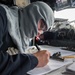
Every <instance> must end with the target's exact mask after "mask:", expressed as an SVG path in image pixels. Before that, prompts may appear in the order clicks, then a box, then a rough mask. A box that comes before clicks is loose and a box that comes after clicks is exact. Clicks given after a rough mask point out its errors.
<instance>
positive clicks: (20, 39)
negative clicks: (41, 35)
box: [0, 2, 54, 75]
mask: <svg viewBox="0 0 75 75" xmlns="http://www.w3.org/2000/svg"><path fill="white" fill-rule="evenodd" d="M44 22H45V24H44ZM53 23H54V16H53V11H52V9H51V8H50V7H49V6H48V5H47V4H46V3H44V2H34V3H31V4H30V5H28V6H26V7H24V8H18V7H10V8H9V7H8V6H6V5H2V4H0V75H26V74H27V72H28V71H29V70H31V69H33V68H35V67H43V66H45V65H46V64H47V63H48V61H49V58H50V52H48V51H47V50H42V51H41V50H40V51H38V52H36V53H34V54H25V50H26V48H27V47H28V46H29V41H30V39H31V38H34V37H35V36H36V35H37V34H38V32H39V30H41V31H43V30H47V29H48V28H49V27H50V26H52V25H53ZM44 25H45V26H46V29H44ZM8 47H15V48H17V49H18V51H19V53H18V54H15V55H9V54H8V53H7V52H6V51H7V49H8Z"/></svg>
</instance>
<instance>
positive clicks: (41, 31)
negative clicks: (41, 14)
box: [38, 19, 47, 35]
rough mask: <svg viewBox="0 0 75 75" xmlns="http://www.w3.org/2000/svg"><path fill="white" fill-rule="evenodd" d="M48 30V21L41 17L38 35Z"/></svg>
mask: <svg viewBox="0 0 75 75" xmlns="http://www.w3.org/2000/svg"><path fill="white" fill-rule="evenodd" d="M46 30H47V25H46V23H45V22H44V21H43V20H42V19H41V20H39V22H38V35H40V34H42V33H43V32H44V31H46Z"/></svg>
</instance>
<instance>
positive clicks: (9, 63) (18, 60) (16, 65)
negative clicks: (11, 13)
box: [0, 7, 38, 75]
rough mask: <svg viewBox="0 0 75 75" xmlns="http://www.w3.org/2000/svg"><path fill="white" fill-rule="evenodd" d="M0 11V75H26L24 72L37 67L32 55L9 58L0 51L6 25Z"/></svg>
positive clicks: (36, 61) (3, 13)
mask: <svg viewBox="0 0 75 75" xmlns="http://www.w3.org/2000/svg"><path fill="white" fill-rule="evenodd" d="M0 10H1V11H0V75H26V72H28V71H29V70H31V69H33V68H34V67H36V66H37V64H38V60H37V58H36V57H35V56H33V55H28V54H17V55H13V56H11V55H9V54H8V53H7V52H6V51H5V50H1V47H2V46H3V43H4V42H3V36H4V35H5V29H6V26H7V25H6V23H5V19H6V17H5V12H4V9H2V8H1V7H0ZM2 11H3V12H2Z"/></svg>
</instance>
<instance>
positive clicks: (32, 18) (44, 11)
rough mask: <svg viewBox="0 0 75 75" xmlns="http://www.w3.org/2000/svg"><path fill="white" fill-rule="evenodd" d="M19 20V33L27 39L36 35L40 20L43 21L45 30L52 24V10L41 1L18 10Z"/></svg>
mask: <svg viewBox="0 0 75 75" xmlns="http://www.w3.org/2000/svg"><path fill="white" fill-rule="evenodd" d="M19 18H20V19H19V21H20V30H21V33H22V34H23V35H26V36H27V37H29V38H32V37H34V36H35V35H36V34H37V25H38V21H39V20H40V19H43V20H44V21H45V23H46V25H47V29H48V28H50V27H51V26H52V25H53V24H54V16H53V11H52V9H51V8H50V6H48V5H47V4H46V3H44V2H41V1H38V2H33V3H31V4H30V5H28V6H26V7H25V8H22V9H19Z"/></svg>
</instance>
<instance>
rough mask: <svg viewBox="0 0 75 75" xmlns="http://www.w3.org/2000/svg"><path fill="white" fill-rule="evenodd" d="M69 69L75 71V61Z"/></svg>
mask: <svg viewBox="0 0 75 75" xmlns="http://www.w3.org/2000/svg"><path fill="white" fill-rule="evenodd" d="M67 69H68V70H71V71H74V72H75V62H74V63H73V64H71V65H70V66H68V67H67Z"/></svg>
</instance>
